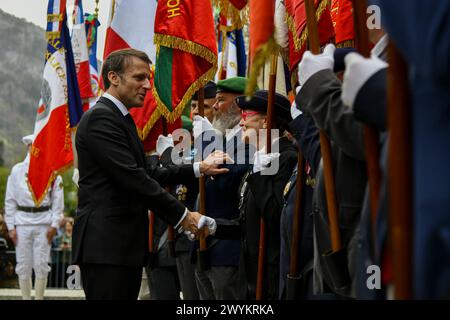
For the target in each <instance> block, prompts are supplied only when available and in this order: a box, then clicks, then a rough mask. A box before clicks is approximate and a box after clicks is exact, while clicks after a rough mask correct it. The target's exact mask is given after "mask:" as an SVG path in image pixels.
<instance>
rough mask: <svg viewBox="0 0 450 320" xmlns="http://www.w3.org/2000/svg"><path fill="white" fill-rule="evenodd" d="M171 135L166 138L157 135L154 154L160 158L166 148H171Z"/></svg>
mask: <svg viewBox="0 0 450 320" xmlns="http://www.w3.org/2000/svg"><path fill="white" fill-rule="evenodd" d="M173 146H174V144H173V139H172V135H171V134H169V135H168V136H167V137H166V136H163V135H162V134H160V135H159V137H158V140H156V153H157V154H158V156H161V155H162V154H163V153H164V151H166V149H167V148H170V147H173Z"/></svg>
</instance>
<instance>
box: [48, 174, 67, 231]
mask: <svg viewBox="0 0 450 320" xmlns="http://www.w3.org/2000/svg"><path fill="white" fill-rule="evenodd" d="M50 200H51V207H52V208H51V213H52V224H51V226H52V227H53V228H58V227H59V223H60V222H61V220H62V219H63V218H64V188H63V180H62V177H61V176H57V177H56V179H55V182H54V183H53V190H52V194H51V199H50Z"/></svg>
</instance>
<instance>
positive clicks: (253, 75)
mask: <svg viewBox="0 0 450 320" xmlns="http://www.w3.org/2000/svg"><path fill="white" fill-rule="evenodd" d="M274 16H275V1H274V0H250V52H249V56H250V65H251V69H250V77H249V78H250V79H249V81H248V84H247V89H246V94H247V95H251V94H252V92H253V91H254V89H255V87H256V82H257V78H258V75H259V73H260V71H261V69H262V68H263V67H264V65H265V63H266V59H267V58H268V57H269V56H270V55H271V54H273V53H276V49H277V44H276V42H275V39H274V33H275V23H274Z"/></svg>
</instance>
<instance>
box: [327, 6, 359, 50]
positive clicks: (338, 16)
mask: <svg viewBox="0 0 450 320" xmlns="http://www.w3.org/2000/svg"><path fill="white" fill-rule="evenodd" d="M331 19H332V21H333V26H334V32H335V34H336V36H335V38H336V41H335V43H336V46H337V47H352V46H353V40H354V38H355V31H354V27H353V5H352V0H333V3H332V4H331Z"/></svg>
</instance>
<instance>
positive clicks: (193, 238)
mask: <svg viewBox="0 0 450 320" xmlns="http://www.w3.org/2000/svg"><path fill="white" fill-rule="evenodd" d="M184 235H185V236H186V237H187V238H188V239H189V240H191V241H194V240H195V234H193V233H192V232H190V231H189V230H186V231H184Z"/></svg>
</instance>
